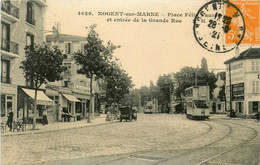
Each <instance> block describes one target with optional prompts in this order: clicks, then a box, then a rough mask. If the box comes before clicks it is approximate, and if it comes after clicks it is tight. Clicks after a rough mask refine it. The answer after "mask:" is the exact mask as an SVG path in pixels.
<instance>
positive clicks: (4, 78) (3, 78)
mask: <svg viewBox="0 0 260 165" xmlns="http://www.w3.org/2000/svg"><path fill="white" fill-rule="evenodd" d="M1 83H8V84H10V83H11V78H10V77H1Z"/></svg>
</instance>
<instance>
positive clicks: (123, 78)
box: [106, 62, 133, 105]
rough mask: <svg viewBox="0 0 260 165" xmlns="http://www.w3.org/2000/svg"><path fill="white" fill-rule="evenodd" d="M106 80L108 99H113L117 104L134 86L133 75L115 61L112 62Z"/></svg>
mask: <svg viewBox="0 0 260 165" xmlns="http://www.w3.org/2000/svg"><path fill="white" fill-rule="evenodd" d="M106 82H107V88H106V90H107V100H108V101H109V100H113V102H114V104H115V105H116V104H117V103H119V102H120V101H121V99H123V97H124V95H125V94H128V93H129V92H130V89H131V88H132V87H133V84H132V80H131V77H129V76H128V74H127V73H126V71H125V70H123V69H121V68H120V67H119V65H117V64H116V63H115V62H112V65H111V68H110V72H109V74H107V77H106ZM111 98H112V99H111Z"/></svg>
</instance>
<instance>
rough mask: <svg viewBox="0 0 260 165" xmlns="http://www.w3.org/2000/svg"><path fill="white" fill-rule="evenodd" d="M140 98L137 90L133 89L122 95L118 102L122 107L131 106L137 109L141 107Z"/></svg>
mask: <svg viewBox="0 0 260 165" xmlns="http://www.w3.org/2000/svg"><path fill="white" fill-rule="evenodd" d="M140 101H141V96H140V91H139V90H138V89H133V90H131V91H130V93H129V94H126V95H124V98H123V99H122V100H121V101H120V103H121V104H123V105H131V106H132V107H133V106H136V107H139V106H140V105H141V102H140Z"/></svg>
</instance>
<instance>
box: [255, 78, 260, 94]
mask: <svg viewBox="0 0 260 165" xmlns="http://www.w3.org/2000/svg"><path fill="white" fill-rule="evenodd" d="M255 91H256V93H258V92H259V81H255Z"/></svg>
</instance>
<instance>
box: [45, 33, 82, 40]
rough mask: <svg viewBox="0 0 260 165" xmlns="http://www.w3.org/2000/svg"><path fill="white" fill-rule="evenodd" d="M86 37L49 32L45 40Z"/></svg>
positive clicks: (80, 38)
mask: <svg viewBox="0 0 260 165" xmlns="http://www.w3.org/2000/svg"><path fill="white" fill-rule="evenodd" d="M86 39H87V37H82V36H76V35H70V34H55V33H54V34H51V35H47V36H46V41H47V42H48V41H86Z"/></svg>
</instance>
